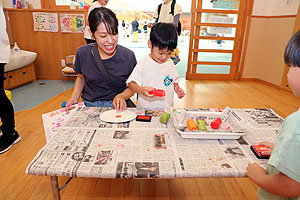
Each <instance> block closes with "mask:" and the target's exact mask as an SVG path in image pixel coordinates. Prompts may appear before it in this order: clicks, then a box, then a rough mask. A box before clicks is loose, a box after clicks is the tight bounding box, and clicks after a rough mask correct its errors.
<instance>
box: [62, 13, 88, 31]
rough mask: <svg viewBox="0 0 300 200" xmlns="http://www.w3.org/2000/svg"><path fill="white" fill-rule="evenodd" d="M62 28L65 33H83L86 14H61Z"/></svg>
mask: <svg viewBox="0 0 300 200" xmlns="http://www.w3.org/2000/svg"><path fill="white" fill-rule="evenodd" d="M60 28H61V32H64V33H82V32H83V28H84V14H60Z"/></svg>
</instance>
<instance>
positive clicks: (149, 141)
mask: <svg viewBox="0 0 300 200" xmlns="http://www.w3.org/2000/svg"><path fill="white" fill-rule="evenodd" d="M108 109H110V108H87V107H82V106H79V107H78V108H77V109H76V110H75V111H73V112H72V113H70V114H69V115H65V114H64V116H65V120H64V122H63V123H62V124H61V125H60V127H59V128H58V129H57V130H56V132H55V134H53V135H52V136H51V140H50V141H49V142H48V143H47V145H46V146H45V147H43V148H42V149H41V150H40V151H39V152H38V154H37V155H36V157H35V158H34V159H33V160H32V162H31V163H30V164H29V165H28V167H27V169H26V173H27V174H33V175H46V176H69V177H94V178H179V177H242V176H245V174H246V166H247V165H248V163H251V162H258V163H260V164H261V165H262V166H265V164H266V162H267V160H265V159H257V158H256V157H255V156H254V154H253V153H252V152H251V150H250V145H252V144H257V143H259V142H261V141H270V142H274V141H275V138H276V134H277V131H278V130H279V127H280V125H281V124H282V122H283V119H282V118H281V117H280V116H279V115H277V114H276V113H275V112H274V111H273V110H271V109H232V110H233V111H234V115H235V118H236V119H238V120H241V121H243V128H244V130H245V135H243V136H242V137H240V138H239V139H237V140H223V139H222V140H221V139H215V140H203V139H184V138H182V137H181V136H180V135H179V134H178V133H177V132H176V130H175V128H174V126H173V124H172V120H169V121H168V123H167V124H162V123H160V122H159V117H160V115H161V114H162V113H163V112H164V111H163V110H158V111H145V110H142V109H131V111H133V112H135V113H136V114H137V115H152V120H151V122H138V121H136V120H133V121H130V122H126V123H119V124H111V123H105V122H103V121H101V120H100V117H99V116H100V114H101V113H102V112H104V111H106V110H108ZM185 110H189V111H191V110H193V111H200V110H201V111H203V109H185ZM214 110H215V109H207V111H208V112H211V111H214ZM49 116H50V115H49ZM171 119H172V117H171ZM43 120H44V125H45V124H47V123H54V122H53V121H50V122H47V117H43Z"/></svg>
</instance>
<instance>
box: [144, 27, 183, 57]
mask: <svg viewBox="0 0 300 200" xmlns="http://www.w3.org/2000/svg"><path fill="white" fill-rule="evenodd" d="M177 39H178V35H177V29H176V27H175V26H174V24H171V23H161V22H160V23H157V24H155V25H154V26H153V27H152V28H151V32H150V42H151V44H152V46H154V47H158V48H159V49H165V48H168V50H171V51H173V50H174V49H176V47H177Z"/></svg>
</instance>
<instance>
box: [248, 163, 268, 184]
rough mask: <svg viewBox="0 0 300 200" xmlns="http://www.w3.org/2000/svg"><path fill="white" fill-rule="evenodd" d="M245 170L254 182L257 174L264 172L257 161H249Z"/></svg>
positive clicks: (263, 173)
mask: <svg viewBox="0 0 300 200" xmlns="http://www.w3.org/2000/svg"><path fill="white" fill-rule="evenodd" d="M246 170H247V173H246V175H247V176H248V177H249V178H250V179H251V180H253V181H254V182H257V181H256V180H257V178H258V177H259V176H261V175H265V174H266V170H265V169H264V168H262V167H261V166H260V165H259V164H257V163H249V164H248V167H247V168H246Z"/></svg>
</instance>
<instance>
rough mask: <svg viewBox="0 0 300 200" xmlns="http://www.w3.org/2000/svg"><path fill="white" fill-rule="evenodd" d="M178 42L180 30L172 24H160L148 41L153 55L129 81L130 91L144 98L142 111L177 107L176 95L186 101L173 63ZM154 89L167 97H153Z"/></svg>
mask: <svg viewBox="0 0 300 200" xmlns="http://www.w3.org/2000/svg"><path fill="white" fill-rule="evenodd" d="M177 39H178V36H177V30H176V27H175V26H174V25H173V24H171V23H157V24H155V25H154V26H153V27H152V29H151V32H150V40H148V47H149V48H150V49H151V53H150V54H149V55H148V56H146V57H144V58H143V59H141V60H140V61H139V62H138V64H137V65H136V67H135V68H134V70H133V72H132V73H131V75H130V76H129V78H128V80H127V84H128V87H129V88H130V89H131V90H132V91H134V92H136V93H138V94H140V95H139V96H138V107H139V108H146V109H163V108H168V107H170V106H173V97H174V91H175V93H176V94H177V95H178V97H179V98H182V97H184V95H185V93H184V91H183V89H182V88H180V87H179V85H178V83H179V80H180V77H179V75H178V73H177V72H176V68H175V66H174V63H173V61H172V60H171V59H170V57H171V54H172V52H173V50H174V49H176V47H177ZM154 89H161V90H164V91H165V96H163V97H160V96H155V95H154V94H151V91H153V90H154ZM149 92H150V93H149Z"/></svg>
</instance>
